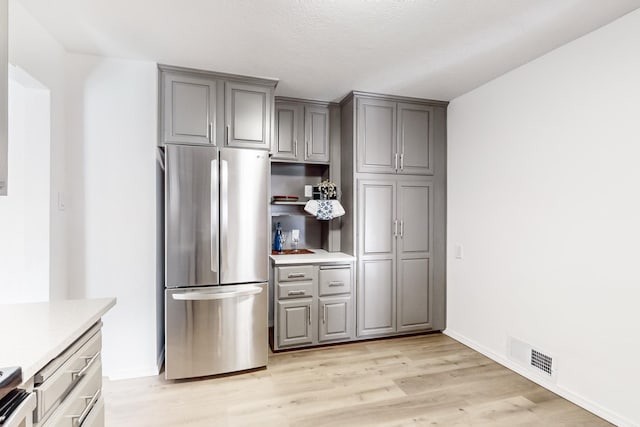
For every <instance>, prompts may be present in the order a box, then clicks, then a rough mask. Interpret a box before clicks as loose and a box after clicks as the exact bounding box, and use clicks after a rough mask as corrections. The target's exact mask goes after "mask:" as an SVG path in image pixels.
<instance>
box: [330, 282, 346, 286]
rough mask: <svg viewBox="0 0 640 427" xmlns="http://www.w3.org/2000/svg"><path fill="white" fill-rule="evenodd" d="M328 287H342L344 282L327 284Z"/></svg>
mask: <svg viewBox="0 0 640 427" xmlns="http://www.w3.org/2000/svg"><path fill="white" fill-rule="evenodd" d="M329 286H344V282H329Z"/></svg>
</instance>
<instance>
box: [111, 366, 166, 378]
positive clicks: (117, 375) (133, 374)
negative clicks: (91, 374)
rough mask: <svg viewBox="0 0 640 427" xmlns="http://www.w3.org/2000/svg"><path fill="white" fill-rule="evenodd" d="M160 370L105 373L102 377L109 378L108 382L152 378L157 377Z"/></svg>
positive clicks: (128, 370)
mask: <svg viewBox="0 0 640 427" xmlns="http://www.w3.org/2000/svg"><path fill="white" fill-rule="evenodd" d="M159 373H160V370H159V369H158V368H157V367H155V366H149V367H140V368H134V369H127V370H122V371H115V372H105V373H104V374H103V375H104V376H105V377H107V378H109V381H117V380H128V379H131V378H140V377H153V376H155V375H158V374H159Z"/></svg>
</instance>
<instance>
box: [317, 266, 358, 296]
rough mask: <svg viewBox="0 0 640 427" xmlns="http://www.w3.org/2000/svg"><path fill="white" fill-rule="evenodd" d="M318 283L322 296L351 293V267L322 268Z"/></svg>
mask: <svg viewBox="0 0 640 427" xmlns="http://www.w3.org/2000/svg"><path fill="white" fill-rule="evenodd" d="M318 282H319V289H320V295H321V296H322V295H335V294H346V293H349V292H351V267H350V266H320V272H319V273H318Z"/></svg>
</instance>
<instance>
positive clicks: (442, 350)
mask: <svg viewBox="0 0 640 427" xmlns="http://www.w3.org/2000/svg"><path fill="white" fill-rule="evenodd" d="M104 396H105V403H106V425H107V427H120V426H126V427H136V426H154V427H162V426H172V427H175V426H261V427H266V426H324V425H327V426H413V425H420V426H436V425H437V426H467V425H469V426H471V425H472V426H605V425H611V424H609V423H607V422H606V421H604V420H602V419H601V418H598V417H597V416H595V415H593V414H591V413H589V412H587V411H585V410H584V409H581V408H579V407H578V406H576V405H574V404H572V403H570V402H568V401H567V400H564V399H562V398H561V397H559V396H557V395H555V394H553V393H551V392H549V391H547V390H545V389H543V388H542V387H540V386H538V385H536V384H534V383H533V382H531V381H529V380H527V379H525V378H523V377H521V376H520V375H518V374H516V373H513V372H512V371H509V370H508V369H506V368H504V367H502V366H500V365H498V364H496V363H495V362H493V361H491V360H490V359H488V358H486V357H484V356H482V355H481V354H479V353H477V352H475V351H474V350H471V349H470V348H468V347H466V346H464V345H462V344H460V343H458V342H457V341H455V340H453V339H451V338H449V337H447V336H444V335H442V334H433V335H422V336H413V337H405V338H394V339H386V340H379V341H367V342H359V343H353V344H344V345H339V346H334V347H325V348H320V349H313V350H300V351H293V352H285V353H278V354H271V355H270V357H269V366H268V368H267V369H266V370H259V371H254V372H249V373H244V374H240V375H234V376H225V377H218V378H205V379H199V380H191V381H176V382H173V381H165V380H164V379H163V377H162V376H156V377H146V378H140V379H132V380H122V381H105V384H104Z"/></svg>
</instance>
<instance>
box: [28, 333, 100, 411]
mask: <svg viewBox="0 0 640 427" xmlns="http://www.w3.org/2000/svg"><path fill="white" fill-rule="evenodd" d="M101 345H102V333H101V332H100V331H98V332H97V333H96V334H94V335H93V336H92V337H91V338H89V340H88V341H87V342H85V343H84V345H82V346H81V347H80V349H78V350H77V351H76V352H75V353H73V354H72V355H71V356H70V357H69V358H68V360H67V361H66V362H65V363H64V364H63V365H62V366H60V368H58V369H57V370H56V371H55V372H54V373H53V374H51V376H49V377H48V378H47V380H46V381H45V382H43V383H42V384H40V385H38V386H36V388H35V392H36V394H37V396H38V408H37V410H36V411H35V413H34V421H35V422H41V421H43V420H44V419H45V418H46V417H47V416H48V415H49V413H50V412H51V410H52V409H54V408H55V407H56V406H57V405H58V404H59V403H60V401H62V399H63V398H64V397H65V395H66V394H67V393H68V392H69V390H70V389H71V388H72V387H73V386H74V385H75V384H76V383H77V382H78V381H80V380H81V379H82V378H83V377H84V376H85V375H86V374H87V373H88V372H89V370H91V368H92V367H93V365H97V364H100V349H101Z"/></svg>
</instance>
